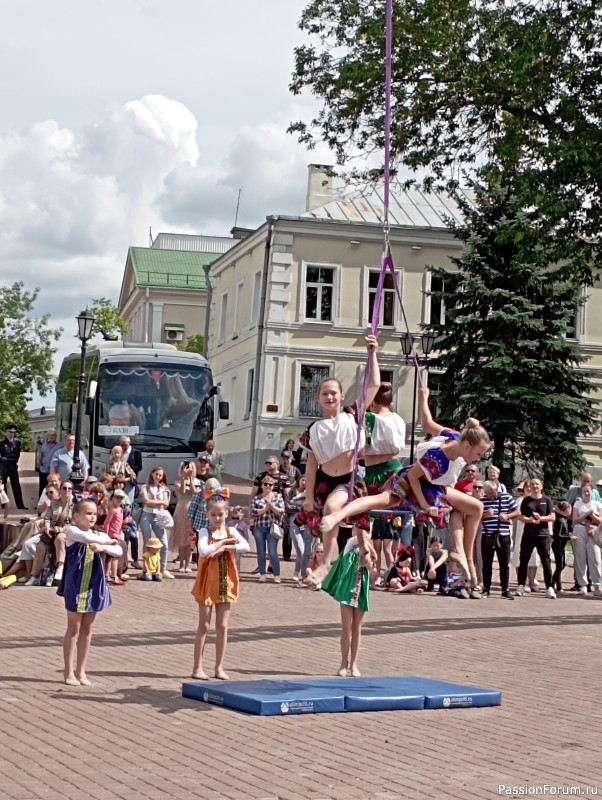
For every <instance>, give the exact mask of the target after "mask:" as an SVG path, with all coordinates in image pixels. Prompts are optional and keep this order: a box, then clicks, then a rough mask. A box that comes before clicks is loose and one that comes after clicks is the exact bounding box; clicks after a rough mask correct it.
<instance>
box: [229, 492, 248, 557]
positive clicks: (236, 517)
mask: <svg viewBox="0 0 602 800" xmlns="http://www.w3.org/2000/svg"><path fill="white" fill-rule="evenodd" d="M244 515H245V511H244V508H243V507H242V506H234V508H232V509H230V519H231V520H232V522H233V523H234V527H235V528H236V530H237V531H238V532H239V533H240V535H241V536H242V538H243V539H244V540H245V542H248V541H249V526H248V525H247V523H246V522H245V521H244V519H243V517H244ZM234 556H235V559H236V569H237V570H238V571H239V573H240V561H241V558H242V556H241V554H240V553H239V552H236V553H235V554H234Z"/></svg>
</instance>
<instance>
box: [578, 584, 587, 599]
mask: <svg viewBox="0 0 602 800" xmlns="http://www.w3.org/2000/svg"><path fill="white" fill-rule="evenodd" d="M579 594H580V595H581V596H582V597H587V586H580V587H579Z"/></svg>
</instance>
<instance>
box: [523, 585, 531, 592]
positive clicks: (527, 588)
mask: <svg viewBox="0 0 602 800" xmlns="http://www.w3.org/2000/svg"><path fill="white" fill-rule="evenodd" d="M523 589H524V590H525V594H531V587H530V586H524V587H523Z"/></svg>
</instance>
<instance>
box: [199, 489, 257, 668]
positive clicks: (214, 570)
mask: <svg viewBox="0 0 602 800" xmlns="http://www.w3.org/2000/svg"><path fill="white" fill-rule="evenodd" d="M228 495H229V492H228V490H227V489H222V488H221V487H219V488H218V489H208V490H207V491H206V496H207V517H208V518H209V528H208V529H207V528H202V529H201V530H200V531H199V540H198V550H199V567H198V573H197V577H196V581H195V584H194V588H193V590H192V594H193V595H194V598H195V600H196V601H197V603H198V604H199V627H198V629H197V633H196V638H195V642H194V667H193V670H192V677H193V678H195V679H196V680H201V681H206V680H209V677H208V675H207V674H206V673H205V672H204V671H203V651H204V649H205V642H206V641H207V634H208V633H209V626H210V624H211V614H212V611H213V606H215V633H216V640H215V677H216V678H218V679H219V680H223V681H226V680H228V675H227V674H226V673H225V672H224V656H225V654H226V644H227V642H228V618H229V616H230V604H231V603H235V602H236V601H237V600H238V570H237V569H236V560H235V557H234V554H235V553H245V552H247V551H248V550H249V543H248V542H247V541H245V539H244V538H243V537H242V536H241V535H240V533H239V532H238V531H237V530H236V528H229V527H228V526H227V524H226V520H227V519H228V512H229V510H230V508H229V505H228V500H227V498H228Z"/></svg>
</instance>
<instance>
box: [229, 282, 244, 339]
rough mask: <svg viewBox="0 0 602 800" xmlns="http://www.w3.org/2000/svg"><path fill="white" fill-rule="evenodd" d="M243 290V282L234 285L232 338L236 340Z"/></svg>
mask: <svg viewBox="0 0 602 800" xmlns="http://www.w3.org/2000/svg"><path fill="white" fill-rule="evenodd" d="M244 289H245V282H244V280H243V281H239V282H238V283H237V284H236V298H235V304H234V321H233V323H232V338H233V339H238V335H239V333H240V312H241V309H242V307H243V302H242V296H243V292H244Z"/></svg>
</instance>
